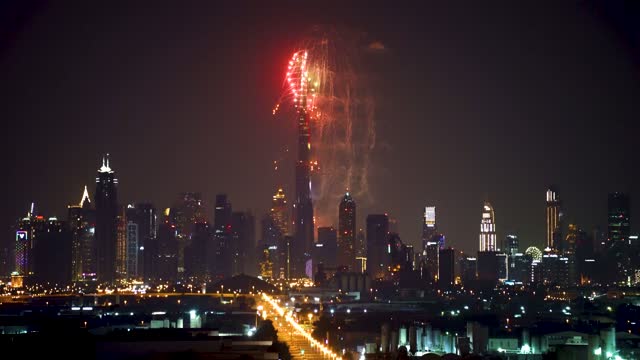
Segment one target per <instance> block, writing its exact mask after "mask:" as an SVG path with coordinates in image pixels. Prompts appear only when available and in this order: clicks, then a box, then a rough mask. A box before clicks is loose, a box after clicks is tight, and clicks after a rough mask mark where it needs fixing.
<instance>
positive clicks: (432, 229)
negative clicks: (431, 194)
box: [422, 206, 444, 254]
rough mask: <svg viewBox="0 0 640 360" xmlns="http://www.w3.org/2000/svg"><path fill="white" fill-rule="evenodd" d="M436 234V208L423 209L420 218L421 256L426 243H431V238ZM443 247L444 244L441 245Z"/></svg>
mask: <svg viewBox="0 0 640 360" xmlns="http://www.w3.org/2000/svg"><path fill="white" fill-rule="evenodd" d="M437 233H438V228H437V227H436V207H435V206H427V207H425V208H424V214H423V216H422V251H423V254H424V253H425V251H426V249H427V243H428V242H432V241H433V237H434V236H435V235H436V234H437ZM443 246H444V244H443Z"/></svg>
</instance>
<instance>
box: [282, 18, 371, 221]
mask: <svg viewBox="0 0 640 360" xmlns="http://www.w3.org/2000/svg"><path fill="white" fill-rule="evenodd" d="M340 35H341V34H338V32H336V31H335V30H331V31H320V30H316V31H314V33H313V35H312V36H310V37H309V38H308V39H307V40H306V41H305V42H304V43H303V44H302V45H301V46H300V47H299V48H298V50H296V51H295V52H294V53H293V54H292V56H291V58H290V60H289V63H288V64H287V71H286V76H285V81H284V84H285V91H284V92H283V94H282V96H281V98H280V100H279V101H278V103H277V105H276V106H275V107H274V109H273V114H274V115H276V114H277V113H278V112H279V111H280V108H281V106H282V105H281V104H283V105H284V104H289V105H292V106H293V108H294V109H295V110H296V112H297V113H298V114H299V113H300V112H301V111H304V112H306V113H307V114H308V115H309V117H310V126H311V139H312V141H311V142H310V143H309V144H308V145H309V148H310V149H311V152H312V159H313V160H311V163H310V167H311V170H312V173H313V176H312V197H313V202H314V208H315V214H316V225H317V226H325V225H335V218H336V213H337V207H338V203H339V200H340V198H341V196H342V195H343V194H344V192H345V190H347V189H348V190H349V191H350V192H351V193H352V194H353V195H354V196H355V197H356V200H357V201H358V202H359V203H361V204H362V203H363V202H364V203H367V202H371V201H372V197H371V195H370V193H369V183H368V173H369V166H370V154H371V151H372V150H373V148H374V146H375V123H374V117H373V114H374V102H373V100H372V97H371V96H370V95H369V91H368V88H367V86H366V84H365V81H364V80H365V78H366V76H364V75H363V72H362V71H360V68H359V67H358V66H356V65H357V64H358V60H359V58H360V56H361V55H362V54H361V53H360V52H361V49H363V48H364V47H363V45H362V44H363V42H362V40H363V39H361V38H360V37H359V36H349V37H345V36H340Z"/></svg>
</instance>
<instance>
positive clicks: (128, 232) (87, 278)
mask: <svg viewBox="0 0 640 360" xmlns="http://www.w3.org/2000/svg"><path fill="white" fill-rule="evenodd" d="M118 186H119V184H118V179H117V178H116V177H115V170H113V169H112V168H111V166H110V159H109V156H108V155H107V156H105V157H104V158H103V159H102V163H101V166H100V168H99V169H98V176H97V177H96V187H95V193H94V198H93V201H92V199H91V198H90V196H89V190H88V188H87V187H86V186H85V188H84V192H83V194H82V197H81V198H80V202H79V203H77V204H72V205H69V206H68V219H67V221H62V220H58V219H57V218H56V217H49V218H45V217H44V216H42V215H39V214H36V212H35V210H34V206H33V205H32V207H31V209H30V211H29V212H28V213H27V215H26V216H25V217H23V218H21V219H19V221H18V222H17V224H16V231H15V236H16V239H15V245H14V246H13V249H12V250H13V251H12V252H13V259H14V261H13V269H12V270H13V273H14V274H15V275H17V276H21V277H23V278H26V280H27V281H28V282H34V283H45V282H48V283H57V284H67V283H70V282H76V283H86V284H90V283H93V284H106V285H109V284H114V283H116V282H121V281H125V282H127V281H131V280H134V281H144V282H150V281H151V282H153V281H161V282H166V281H175V280H178V279H191V280H195V281H205V282H206V281H211V280H215V279H219V278H224V277H230V276H233V275H236V274H240V273H245V272H250V273H256V272H257V268H256V266H255V264H256V260H255V257H254V252H253V249H254V248H255V220H254V217H253V215H252V213H251V212H249V211H236V212H232V208H231V203H230V202H229V201H228V200H227V196H226V195H224V194H220V195H217V196H216V199H215V212H214V222H213V225H211V223H210V222H209V220H208V216H207V211H206V206H205V201H204V200H203V198H202V196H201V194H199V193H193V192H186V193H182V194H180V196H179V198H178V200H177V201H176V202H175V204H174V205H173V206H172V207H170V208H166V209H165V210H164V211H162V212H160V213H158V211H157V210H156V207H155V206H154V205H153V204H151V203H144V202H142V203H137V204H127V205H122V204H121V203H120V202H119V199H118ZM281 220H283V222H282V224H281V225H282V226H284V223H285V222H286V220H285V219H281Z"/></svg>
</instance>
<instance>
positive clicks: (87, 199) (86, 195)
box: [80, 185, 91, 207]
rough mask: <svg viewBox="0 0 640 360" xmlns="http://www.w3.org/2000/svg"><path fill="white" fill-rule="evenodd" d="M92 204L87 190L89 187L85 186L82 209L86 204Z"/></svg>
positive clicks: (81, 201) (81, 203)
mask: <svg viewBox="0 0 640 360" xmlns="http://www.w3.org/2000/svg"><path fill="white" fill-rule="evenodd" d="M85 201H86V202H87V203H88V204H91V199H89V191H88V190H87V185H85V186H84V193H83V194H82V200H80V207H84V202H85Z"/></svg>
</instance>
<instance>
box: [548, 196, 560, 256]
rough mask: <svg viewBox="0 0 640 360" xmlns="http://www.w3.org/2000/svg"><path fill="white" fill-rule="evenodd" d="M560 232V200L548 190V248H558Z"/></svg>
mask: <svg viewBox="0 0 640 360" xmlns="http://www.w3.org/2000/svg"><path fill="white" fill-rule="evenodd" d="M559 230H560V199H559V198H558V195H557V194H556V192H555V191H554V190H553V189H551V188H549V189H548V190H547V247H548V248H550V249H555V248H557V247H558V246H559V245H560V244H556V241H555V240H556V239H557V238H558V233H559Z"/></svg>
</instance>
